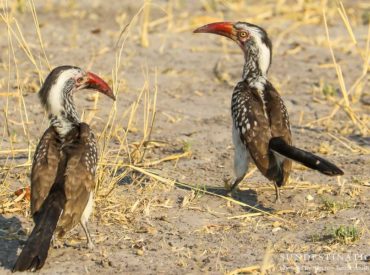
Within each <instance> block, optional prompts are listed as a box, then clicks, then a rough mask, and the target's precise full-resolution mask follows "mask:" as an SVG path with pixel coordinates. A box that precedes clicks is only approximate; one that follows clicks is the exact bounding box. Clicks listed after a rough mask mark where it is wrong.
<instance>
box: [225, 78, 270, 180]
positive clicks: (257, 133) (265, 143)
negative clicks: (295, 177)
mask: <svg viewBox="0 0 370 275" xmlns="http://www.w3.org/2000/svg"><path fill="white" fill-rule="evenodd" d="M235 89H239V94H238V97H237V99H236V100H234V101H233V103H232V104H233V106H232V108H233V110H232V113H233V116H234V117H233V119H234V123H235V127H236V129H238V131H239V134H240V138H241V140H242V141H243V142H244V144H245V145H246V146H247V148H248V150H249V153H250V155H251V157H252V158H253V160H254V162H255V164H256V166H257V167H258V168H259V169H260V171H261V172H262V173H265V172H266V171H267V169H268V168H269V141H270V139H271V129H270V122H269V117H268V114H267V110H266V108H265V106H264V102H263V98H261V96H260V95H259V94H258V91H257V90H256V89H253V90H252V89H251V88H250V87H248V86H247V85H244V84H243V83H242V82H241V83H239V84H238V86H237V87H236V88H235ZM235 92H238V91H237V90H236V91H234V94H235Z"/></svg>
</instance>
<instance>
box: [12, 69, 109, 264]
mask: <svg viewBox="0 0 370 275" xmlns="http://www.w3.org/2000/svg"><path fill="white" fill-rule="evenodd" d="M83 88H86V89H97V90H98V91H100V92H102V93H104V94H106V95H108V96H109V97H111V98H113V99H114V95H113V92H112V91H111V89H110V88H109V86H108V85H107V84H106V83H105V82H104V81H103V80H102V79H100V78H99V77H98V76H96V75H94V74H92V73H89V72H87V73H86V72H84V71H83V70H82V69H80V68H77V67H74V66H61V67H58V68H56V69H54V70H53V71H52V72H51V73H50V74H49V75H48V77H47V78H46V80H45V83H44V85H43V86H42V88H41V89H40V92H39V97H40V100H41V103H42V105H43V107H44V108H45V109H46V111H47V112H48V115H49V119H50V126H49V128H48V129H47V130H46V131H45V133H44V134H43V136H42V138H41V139H40V142H39V144H38V145H37V148H36V151H35V155H34V159H33V163H32V169H31V214H32V216H33V219H34V222H35V227H34V229H33V231H32V233H31V235H30V237H29V239H28V240H27V243H26V245H25V247H24V248H23V250H22V252H21V254H20V255H19V257H18V259H17V262H16V263H15V265H14V268H13V270H14V271H24V270H37V269H40V268H41V267H42V266H43V265H44V263H45V260H46V257H47V253H48V250H49V246H50V241H51V239H52V236H53V235H54V234H55V235H57V236H59V237H62V236H64V235H65V233H66V232H68V231H70V230H71V229H73V228H74V227H75V226H76V225H78V224H81V226H82V228H83V230H84V232H85V234H86V238H87V245H88V247H89V248H93V242H92V239H91V237H90V234H89V231H88V228H87V221H88V218H89V216H90V214H91V212H92V207H93V192H94V188H95V173H96V166H97V148H96V140H95V137H94V134H93V132H92V131H91V129H90V127H89V125H87V124H86V123H83V122H80V120H79V118H78V115H77V112H76V108H75V105H74V102H73V93H75V92H76V91H77V90H79V89H83Z"/></svg>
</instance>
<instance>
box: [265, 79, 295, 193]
mask: <svg viewBox="0 0 370 275" xmlns="http://www.w3.org/2000/svg"><path fill="white" fill-rule="evenodd" d="M265 91H266V93H265V101H266V109H267V113H268V114H269V120H270V127H271V135H272V137H281V138H282V139H283V140H284V141H285V142H286V143H287V144H289V145H291V144H292V134H291V131H290V123H289V114H288V111H287V109H286V107H285V104H284V102H283V100H282V98H281V97H280V95H279V93H278V92H277V91H276V90H275V88H274V87H273V86H272V85H271V83H269V82H267V85H266V88H265ZM277 165H279V166H280V170H282V171H283V173H282V177H281V178H280V179H275V180H276V183H277V185H278V186H282V185H284V184H285V183H286V182H287V180H288V178H289V175H290V171H291V170H292V160H291V159H288V158H283V159H281V157H280V161H278V163H277Z"/></svg>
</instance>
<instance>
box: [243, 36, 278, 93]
mask: <svg viewBox="0 0 370 275" xmlns="http://www.w3.org/2000/svg"><path fill="white" fill-rule="evenodd" d="M247 44H249V45H245V46H244V47H243V52H244V57H245V63H244V68H243V76H242V77H243V80H244V81H245V82H247V83H248V84H249V85H250V86H251V87H259V86H260V85H261V84H263V85H264V84H265V83H266V80H267V72H268V70H269V68H270V64H271V45H270V44H269V43H266V42H265V41H262V40H261V39H260V38H259V37H255V38H254V39H253V40H251V41H249V42H247Z"/></svg>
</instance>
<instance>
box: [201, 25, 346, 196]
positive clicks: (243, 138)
mask: <svg viewBox="0 0 370 275" xmlns="http://www.w3.org/2000/svg"><path fill="white" fill-rule="evenodd" d="M194 32H195V33H214V34H218V35H222V36H226V37H228V38H230V39H232V40H233V41H235V42H236V43H237V44H238V45H239V46H240V48H241V49H242V51H243V53H244V58H245V64H244V69H243V80H242V81H240V82H239V83H238V84H237V85H236V87H235V89H234V92H233V95H232V100H231V112H232V118H233V143H234V146H235V156H234V170H235V175H236V178H235V180H234V182H233V184H232V186H231V191H233V190H234V189H235V188H236V187H237V186H238V184H239V183H240V181H242V180H243V178H244V176H245V174H246V172H247V169H248V163H249V160H250V157H251V158H252V159H253V161H254V163H255V164H256V166H257V167H258V169H259V170H260V171H261V173H262V174H263V175H264V176H265V177H267V178H268V179H269V180H271V181H273V182H274V185H275V191H276V200H277V201H280V192H279V187H280V186H282V185H284V184H285V183H286V182H287V180H288V178H289V174H290V171H291V169H292V161H291V160H294V161H297V162H300V163H301V164H303V165H305V166H307V167H309V168H312V169H315V170H318V171H319V172H321V173H323V174H325V175H329V176H335V175H343V171H342V170H341V169H339V168H338V167H337V166H335V165H334V164H332V163H330V162H329V161H327V160H325V159H323V158H321V157H318V156H316V155H314V154H312V153H309V152H306V151H303V150H301V149H299V148H296V147H294V146H292V135H291V132H290V125H289V117H288V112H287V109H286V107H285V105H284V103H283V101H282V99H281V97H280V95H279V94H278V92H277V91H276V90H275V88H274V87H273V86H272V84H271V83H270V82H269V81H268V79H267V72H268V70H269V68H270V64H271V54H272V45H271V41H270V39H269V38H268V36H267V33H266V31H265V30H264V29H262V28H261V27H259V26H256V25H253V24H250V23H244V22H237V23H230V22H219V23H212V24H208V25H205V26H203V27H200V28H198V29H196V30H195V31H194Z"/></svg>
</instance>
